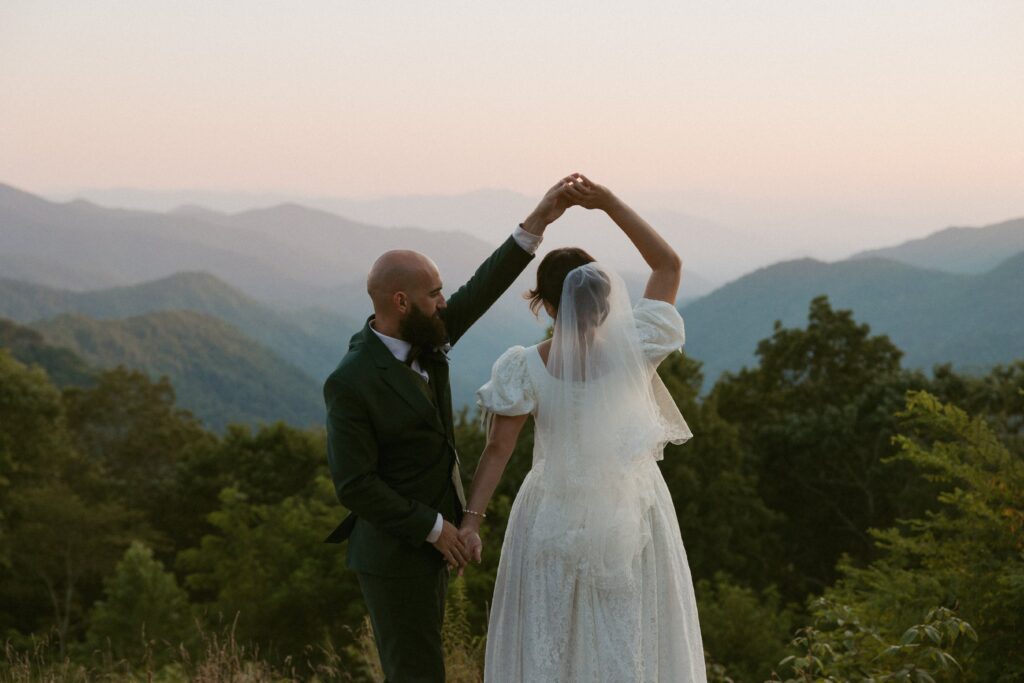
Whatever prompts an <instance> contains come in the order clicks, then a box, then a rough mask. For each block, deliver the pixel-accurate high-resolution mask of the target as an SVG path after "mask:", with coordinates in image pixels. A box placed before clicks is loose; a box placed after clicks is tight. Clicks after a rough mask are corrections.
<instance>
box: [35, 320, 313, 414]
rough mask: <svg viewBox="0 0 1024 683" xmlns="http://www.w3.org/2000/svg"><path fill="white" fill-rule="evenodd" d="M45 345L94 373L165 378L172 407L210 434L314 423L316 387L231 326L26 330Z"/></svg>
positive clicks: (48, 323) (38, 326)
mask: <svg viewBox="0 0 1024 683" xmlns="http://www.w3.org/2000/svg"><path fill="white" fill-rule="evenodd" d="M31 327H32V328H33V329H35V330H37V331H39V332H40V333H41V334H42V335H43V337H44V338H45V339H46V340H47V342H49V343H50V344H52V345H55V346H60V347H64V348H67V349H70V350H72V351H73V352H75V353H76V354H77V355H79V356H80V357H81V358H83V359H85V360H86V361H87V362H89V363H90V364H92V365H94V366H96V367H104V368H107V367H113V366H117V365H124V366H127V367H130V368H135V369H138V370H142V371H144V372H146V373H147V374H149V375H151V376H154V377H159V376H161V375H167V376H168V378H169V379H170V380H171V384H172V385H173V386H174V389H175V393H176V395H177V399H178V400H177V402H178V405H180V406H181V407H183V408H186V409H188V410H191V411H192V412H194V413H195V414H196V415H198V416H200V417H201V418H202V419H203V420H204V422H206V423H207V424H208V425H209V426H211V427H212V428H214V429H218V430H220V429H223V428H224V427H225V426H226V425H228V424H229V423H233V422H237V423H249V424H251V423H253V422H274V421H277V420H284V421H285V422H288V423H290V424H293V425H297V426H308V425H314V424H321V423H322V421H323V401H322V399H321V397H320V387H319V384H318V383H316V382H314V381H313V380H312V379H310V378H309V377H308V376H306V375H305V374H303V373H302V372H301V371H300V370H298V369H297V368H295V367H294V366H292V365H290V364H288V363H285V362H284V361H282V360H281V359H280V358H278V357H277V356H276V355H274V354H273V353H271V352H270V351H269V350H267V349H265V348H264V347H262V346H261V345H259V344H256V343H255V342H253V341H252V340H251V339H249V338H248V337H246V336H244V335H243V334H241V333H240V332H239V331H238V330H236V329H235V328H234V327H232V326H230V325H228V324H227V323H225V322H223V321H221V320H218V319H217V318H214V317H212V316H209V315H205V314H201V313H195V312H192V311H160V312H155V313H147V314H145V315H140V316H133V317H129V318H125V319H123V320H94V319H92V318H87V317H85V316H82V315H61V316H58V317H56V318H53V319H50V320H44V321H40V322H37V323H34V324H32V325H31Z"/></svg>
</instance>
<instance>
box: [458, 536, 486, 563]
mask: <svg viewBox="0 0 1024 683" xmlns="http://www.w3.org/2000/svg"><path fill="white" fill-rule="evenodd" d="M459 538H461V539H462V544H463V545H464V546H465V547H466V550H467V551H468V552H469V557H470V559H471V560H473V561H474V562H476V563H477V564H480V561H481V560H482V559H483V551H484V542H483V540H481V538H480V534H479V533H478V532H477V531H476V530H475V529H471V528H467V527H463V528H462V529H459Z"/></svg>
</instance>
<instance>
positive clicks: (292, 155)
mask: <svg viewBox="0 0 1024 683" xmlns="http://www.w3.org/2000/svg"><path fill="white" fill-rule="evenodd" d="M577 169H580V170H583V171H585V172H587V173H588V174H589V175H591V177H593V178H595V179H597V180H599V181H603V182H605V183H606V184H608V185H609V186H612V187H613V188H614V189H617V190H619V191H621V192H624V193H632V195H633V196H636V197H640V198H642V199H644V200H645V201H648V202H650V203H659V204H661V205H664V206H666V207H672V208H675V209H677V210H689V211H691V212H692V213H695V214H698V215H705V216H707V217H708V218H712V219H717V220H724V221H733V222H747V223H748V225H749V222H750V221H752V220H756V216H758V215H759V214H765V213H767V214H772V213H773V212H777V213H775V214H774V219H773V220H768V219H766V223H765V224H766V225H768V224H772V225H774V226H775V227H776V228H778V226H779V225H780V224H785V223H786V221H785V220H784V219H782V218H780V217H784V216H787V215H791V216H793V217H794V218H793V219H792V221H790V223H791V224H792V226H793V229H794V230H799V229H804V230H810V229H813V228H812V227H810V226H811V225H812V223H811V222H810V219H809V218H808V217H810V216H830V215H831V216H837V217H839V216H846V217H847V218H849V217H851V216H852V217H871V218H870V219H871V220H875V223H872V225H881V226H886V225H891V226H901V228H900V229H902V230H904V231H905V232H907V234H910V233H915V232H921V231H923V230H925V229H937V228H940V227H943V226H944V225H948V224H969V225H971V224H973V225H978V224H983V223H985V222H994V221H998V220H1003V219H1006V218H1012V217H1017V216H1020V215H1024V2H1021V1H1020V0H1008V1H1005V2H995V1H993V2H988V1H980V0H970V1H967V0H965V1H963V2H947V1H944V0H928V1H920V2H917V1H914V2H910V1H907V2H893V1H892V0H887V1H886V2H870V1H867V2H865V1H862V2H842V3H840V2H821V1H820V0H815V1H800V2H792V1H778V0H776V1H767V0H766V1H763V2H753V1H733V2H701V3H693V2H680V1H678V0H676V1H674V2H647V3H629V5H628V6H627V3H607V2H588V3H576V2H563V3H553V2H543V3H542V2H532V1H521V2H514V3H513V2H502V3H495V2H482V1H480V0H473V1H468V0H467V1H465V2H446V1H434V2H416V3H413V2H370V1H366V0H362V1H354V0H347V1H346V0H331V1H320V0H317V1H306V2H294V1H292V2H276V1H275V2H264V1H256V0H249V1H247V2H234V1H230V2H229V1H226V0H217V1H216V2H210V1H209V0H203V1H201V2H200V1H191V0H175V1H167V2H157V1H151V0H131V1H124V2H109V1H105V0H90V1H88V2H81V1H72V0H65V1H63V2H57V1H52V0H5V1H4V2H2V3H0V182H4V183H9V184H13V185H16V186H18V187H21V188H23V189H26V190H29V191H32V192H37V193H42V194H46V193H61V192H69V191H77V190H79V189H83V188H109V187H139V188H148V189H164V190H167V189H182V188H188V189H211V190H229V191H252V192H277V193H287V194H292V195H295V196H314V195H332V196H351V197H370V196H382V195H391V194H410V193H412V194H430V193H458V192H463V191H467V190H473V189H477V188H483V187H497V188H509V189H513V190H516V191H520V192H524V193H527V194H531V195H533V194H537V193H538V192H539V191H542V190H543V189H544V188H545V187H547V186H548V185H550V184H551V182H553V181H554V180H555V179H556V178H557V177H559V176H560V175H561V174H563V173H565V172H567V171H572V170H577ZM730 211H732V214H733V215H730ZM800 216H803V218H798V217H800ZM837 220H838V218H837ZM866 220H867V219H866ZM801 221H803V222H801ZM868 222H870V221H868ZM893 229H894V230H895V229H896V228H895V227H894V228H893Z"/></svg>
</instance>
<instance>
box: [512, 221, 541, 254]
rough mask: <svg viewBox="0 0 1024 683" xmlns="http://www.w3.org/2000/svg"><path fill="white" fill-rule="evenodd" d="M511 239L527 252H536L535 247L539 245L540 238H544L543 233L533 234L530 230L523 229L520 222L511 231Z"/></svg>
mask: <svg viewBox="0 0 1024 683" xmlns="http://www.w3.org/2000/svg"><path fill="white" fill-rule="evenodd" d="M512 239H514V240H515V241H516V244H518V245H519V246H520V247H522V248H523V251H525V252H526V253H528V254H536V253H537V247H539V246H540V242H541V240H543V239H544V236H543V235H534V234H533V233H532V232H527V231H526V230H524V229H523V225H522V223H520V224H519V225H517V226H516V229H515V230H513V231H512Z"/></svg>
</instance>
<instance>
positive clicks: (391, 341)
mask: <svg viewBox="0 0 1024 683" xmlns="http://www.w3.org/2000/svg"><path fill="white" fill-rule="evenodd" d="M512 239H514V240H515V241H516V244H518V245H519V246H520V247H521V248H522V249H523V251H525V252H527V253H530V254H535V253H537V247H539V246H540V242H541V240H542V239H544V238H543V236H542V235H534V234H533V233H532V232H527V231H526V230H524V229H523V226H522V225H521V224H520V225H517V226H516V229H515V230H513V231H512ZM370 329H371V330H373V333H374V334H375V335H377V337H378V338H380V340H381V341H382V342H384V346H386V347H388V351H390V352H391V353H392V354H393V355H394V357H395V358H397V359H398V360H399V361H400V362H402V363H404V362H405V359H406V358H408V357H409V349H411V348H412V344H410V343H409V342H407V341H405V340H404V339H397V338H395V337H389V336H387V335H386V334H381V333H380V332H378V331H377V330H375V329H374V328H373V323H372V322H371V323H370ZM410 367H411V368H412V369H413V370H414V371H416V372H417V373H419V375H420V376H421V377H422V378H423V379H425V380H426V381H428V382H429V381H430V375H428V374H427V371H426V370H424V369H423V368H422V367H420V361H419V359H418V358H417V359H416V360H414V361H413V362H412V365H411V366H410ZM442 529H444V518H443V517H442V516H441V513H440V512H439V513H437V521H435V522H434V528H433V529H431V530H430V533H429V534H427V543H433V542H434V541H436V540H437V539H438V538H440V537H441V530H442Z"/></svg>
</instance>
